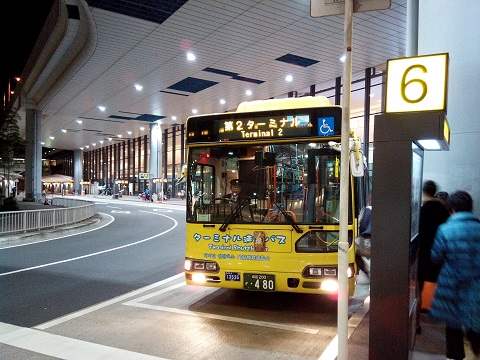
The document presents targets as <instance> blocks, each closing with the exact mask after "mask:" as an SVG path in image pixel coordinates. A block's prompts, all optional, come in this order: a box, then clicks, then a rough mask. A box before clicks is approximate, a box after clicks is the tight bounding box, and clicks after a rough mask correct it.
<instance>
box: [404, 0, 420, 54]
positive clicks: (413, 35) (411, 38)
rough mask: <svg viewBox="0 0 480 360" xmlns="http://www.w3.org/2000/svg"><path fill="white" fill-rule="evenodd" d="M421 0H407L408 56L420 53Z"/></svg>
mask: <svg viewBox="0 0 480 360" xmlns="http://www.w3.org/2000/svg"><path fill="white" fill-rule="evenodd" d="M418 7H419V0H407V46H406V52H407V54H406V55H407V56H415V55H418Z"/></svg>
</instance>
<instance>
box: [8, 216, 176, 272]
mask: <svg viewBox="0 0 480 360" xmlns="http://www.w3.org/2000/svg"><path fill="white" fill-rule="evenodd" d="M152 214H153V213H152ZM156 215H158V216H163V217H166V218H167V219H170V220H172V221H173V226H172V227H170V228H168V229H167V230H165V231H162V232H161V233H159V234H156V235H153V236H150V237H148V238H145V239H142V240H138V241H135V242H132V243H129V244H125V245H121V246H116V247H114V248H111V249H106V250H102V251H97V252H94V253H91V254H86V255H82V256H76V257H73V258H70V259H65V260H60V261H54V262H51V263H47V264H42V265H37V266H31V267H28V268H23V269H18V270H13V271H8V272H5V273H1V274H0V276H7V275H12V274H17V273H21V272H25V271H31V270H35V269H41V268H44V267H47V266H53V265H58V264H63V263H67V262H70V261H76V260H80V259H85V258H89V257H92V256H97V255H101V254H105V253H108V252H112V251H116V250H120V249H124V248H127V247H130V246H133V245H138V244H141V243H144V242H146V241H150V240H152V239H155V238H157V237H159V236H162V235H165V234H166V233H168V232H170V231H172V230H173V229H175V228H176V227H177V226H178V222H177V220H175V219H174V218H172V217H170V216H168V215H163V214H156Z"/></svg>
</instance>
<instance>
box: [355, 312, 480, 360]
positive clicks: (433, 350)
mask: <svg viewBox="0 0 480 360" xmlns="http://www.w3.org/2000/svg"><path fill="white" fill-rule="evenodd" d="M369 322H370V317H369V314H367V315H366V316H365V317H364V318H363V320H362V322H361V323H360V325H359V326H358V327H357V328H356V330H355V332H354V333H353V334H352V336H351V337H350V338H349V339H348V358H349V360H368V341H369ZM420 322H421V325H422V333H421V334H420V335H417V337H416V340H415V348H414V351H413V354H412V357H411V360H445V358H446V356H445V329H444V326H443V325H442V324H439V323H436V322H434V321H433V320H432V319H430V318H429V317H428V316H427V315H424V314H422V315H421V320H420ZM465 359H466V360H474V359H475V357H474V355H473V354H472V353H471V351H470V348H469V345H465Z"/></svg>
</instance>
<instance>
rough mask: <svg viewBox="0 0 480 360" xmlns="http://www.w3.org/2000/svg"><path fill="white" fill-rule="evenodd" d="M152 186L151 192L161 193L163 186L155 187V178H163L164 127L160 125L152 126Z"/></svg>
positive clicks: (154, 124) (150, 186) (153, 124)
mask: <svg viewBox="0 0 480 360" xmlns="http://www.w3.org/2000/svg"><path fill="white" fill-rule="evenodd" d="M149 167H150V171H149V172H150V185H149V188H150V190H151V191H153V192H156V193H157V194H158V193H160V192H161V184H158V186H156V187H154V186H153V178H157V179H158V178H161V177H162V175H161V173H162V127H161V125H160V124H159V123H152V124H150V164H149Z"/></svg>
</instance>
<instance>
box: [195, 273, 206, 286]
mask: <svg viewBox="0 0 480 360" xmlns="http://www.w3.org/2000/svg"><path fill="white" fill-rule="evenodd" d="M192 281H193V282H195V283H197V284H204V283H205V282H207V277H206V276H205V274H202V273H194V274H193V275H192Z"/></svg>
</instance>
